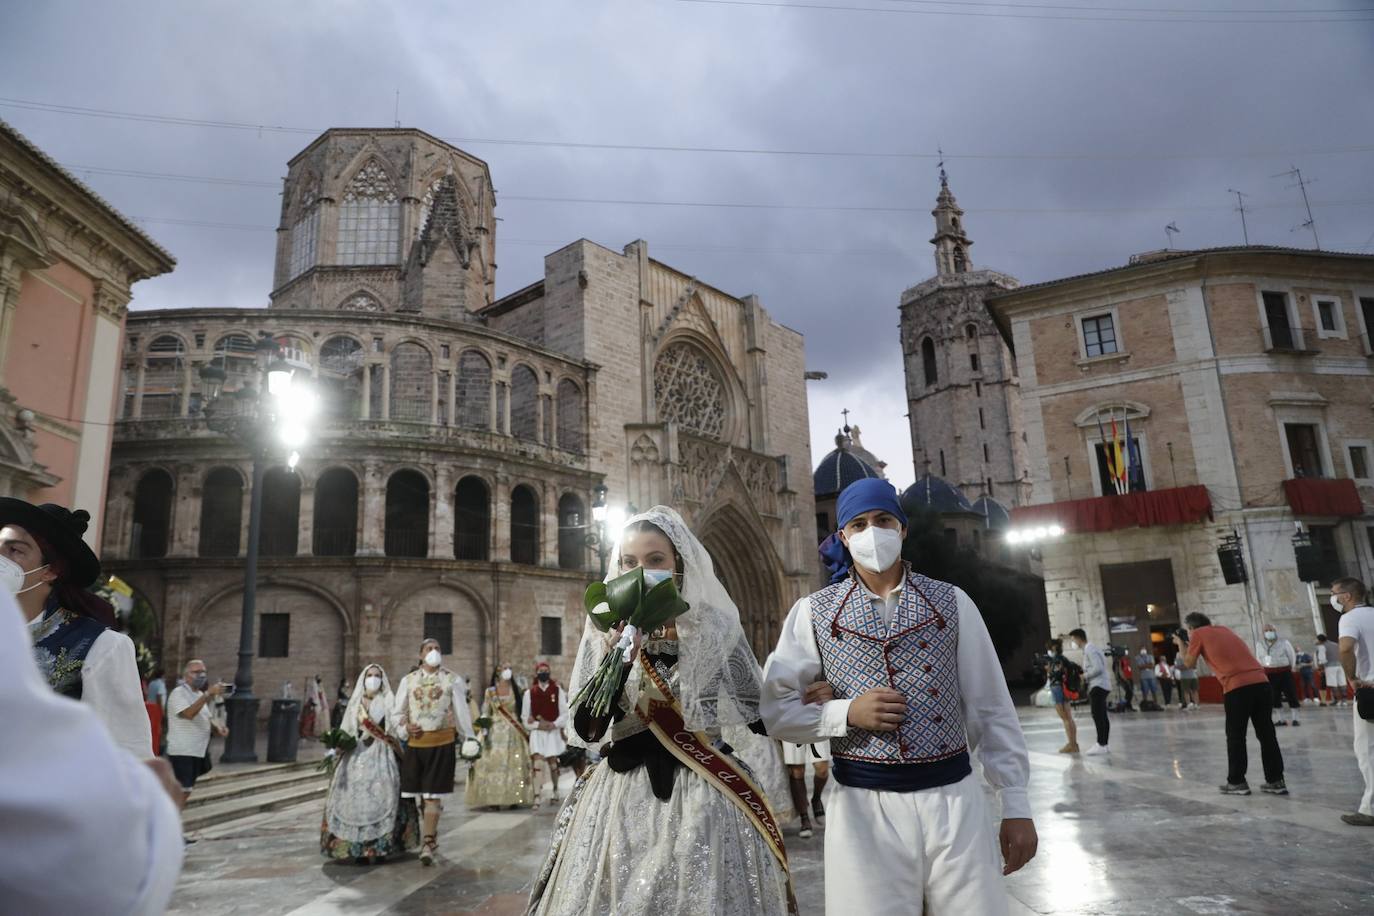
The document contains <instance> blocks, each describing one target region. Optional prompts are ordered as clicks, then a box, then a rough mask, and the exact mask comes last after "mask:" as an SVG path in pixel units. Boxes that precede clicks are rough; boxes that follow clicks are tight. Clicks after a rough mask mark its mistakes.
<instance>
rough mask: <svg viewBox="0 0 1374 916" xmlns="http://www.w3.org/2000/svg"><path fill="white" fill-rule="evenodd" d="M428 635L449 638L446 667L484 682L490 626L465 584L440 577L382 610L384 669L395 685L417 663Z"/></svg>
mask: <svg viewBox="0 0 1374 916" xmlns="http://www.w3.org/2000/svg"><path fill="white" fill-rule="evenodd" d="M428 636H434V637H436V638H438V639H441V640H442V639H444V638H445V637H447V638H448V641H449V645H448V646H447V647H446V648H447V650H448V651H446V652H445V653H444V667H445V668H448V669H449V670H450V671H452V672H454V673H455V674H461V675H462V676H463V677H464V678H465V679H467V680H468V681H469V683H473V684H478V685H481V684H485V683H486V680H487V676H488V674H489V671H490V668H489V664H490V661H491V647H490V645H489V642H490V639H491V631H490V628H489V627H488V626H487V620H486V614H485V611H484V609H483V608H482V606H481V605H480V604H479V603H478V601H477V600H476V599H475V598H474V597H473V596H472V595H469V594H468V593H467V592H466V591H465V590H463V589H460V588H455V587H453V586H452V585H450V584H446V583H439V584H434V585H430V586H427V587H421V588H419V589H417V590H415V591H414V592H412V593H410V594H407V595H406V596H405V597H404V598H403V599H401V600H399V601H397V602H396V603H395V604H394V605H393V606H392V607H390V608H388V609H387V611H386V614H385V615H384V616H383V619H382V639H383V647H384V654H385V655H386V657H387V660H388V664H387V668H386V671H387V674H388V675H390V676H391V683H392V684H393V685H395V684H396V683H397V682H399V681H400V680H401V678H402V677H403V676H405V674H406V672H408V671H410V669H411V668H413V667H415V665H416V655H417V652H418V650H419V648H420V641H421V640H422V639H424V638H426V637H428ZM474 689H476V688H475V687H474Z"/></svg>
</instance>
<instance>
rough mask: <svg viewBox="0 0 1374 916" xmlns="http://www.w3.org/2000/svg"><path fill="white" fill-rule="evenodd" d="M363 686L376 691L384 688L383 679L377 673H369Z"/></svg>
mask: <svg viewBox="0 0 1374 916" xmlns="http://www.w3.org/2000/svg"><path fill="white" fill-rule="evenodd" d="M363 686H364V687H366V688H367V689H368V690H369V691H371V692H373V693H376V692H377V691H378V690H381V689H382V679H381V678H379V677H377V675H375V674H369V675H368V676H367V677H366V678H364V679H363Z"/></svg>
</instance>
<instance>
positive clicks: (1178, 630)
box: [1169, 627, 1188, 646]
mask: <svg viewBox="0 0 1374 916" xmlns="http://www.w3.org/2000/svg"><path fill="white" fill-rule="evenodd" d="M1169 635H1170V636H1177V637H1178V639H1179V642H1181V643H1183V644H1184V645H1185V646H1186V645H1187V644H1188V631H1187V630H1186V629H1185V628H1183V627H1174V631H1173V632H1172V633H1170V634H1169Z"/></svg>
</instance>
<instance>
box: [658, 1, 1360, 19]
mask: <svg viewBox="0 0 1374 916" xmlns="http://www.w3.org/2000/svg"><path fill="white" fill-rule="evenodd" d="M674 2H676V3H696V4H702V5H709V6H740V7H771V8H774V9H788V10H824V11H828V12H849V13H889V14H905V15H910V16H962V17H970V18H974V19H1030V20H1044V21H1049V22H1130V23H1140V22H1160V23H1177V24H1222V25H1289V24H1294V23H1324V22H1325V23H1344V22H1374V16H1370V17H1360V16H1353V17H1351V16H1344V15H1341V16H1329V15H1328V16H1310V15H1308V14H1307V12H1306V11H1305V10H1292V11H1285V12H1292V13H1293V14H1294V15H1293V16H1276V17H1273V18H1269V19H1243V18H1240V17H1239V16H1225V15H1221V16H1218V18H1199V16H1195V15H1192V14H1191V13H1190V14H1189V15H1187V16H1186V17H1185V16H1178V15H1174V14H1169V15H1140V14H1136V13H1132V14H1131V15H1126V16H1118V15H1111V14H1110V12H1109V10H1108V8H1105V7H1104V8H1101V9H1100V10H1098V12H1101V13H1107V15H1096V16H1090V15H1086V14H1081V13H1080V14H1075V15H1063V16H1061V15H1057V14H1051V13H1046V12H1029V13H1016V12H1001V13H997V12H977V11H974V10H968V9H941V10H936V9H903V8H897V7H884V6H841V5H837V4H828V3H780V2H777V0H674ZM1200 12H1202V11H1200ZM1223 12H1224V11H1222V10H1215V9H1213V10H1207V11H1205V13H1206V16H1217V15H1218V14H1220V13H1223ZM1341 12H1342V13H1343V12H1344V11H1341ZM1357 12H1366V10H1358V11H1357Z"/></svg>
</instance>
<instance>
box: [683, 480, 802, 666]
mask: <svg viewBox="0 0 1374 916" xmlns="http://www.w3.org/2000/svg"><path fill="white" fill-rule="evenodd" d="M699 530H700V537H701V543H702V545H703V546H704V547H705V548H706V552H707V553H709V554H710V555H711V561H712V563H714V564H715V567H716V575H717V577H719V579H720V581H721V584H723V585H724V586H725V590H726V591H727V592H729V594H730V597H731V598H732V599H734V602H735V606H736V607H737V608H739V616H740V625H741V626H743V627H744V635H745V637H746V638H748V640H749V645H750V647H751V648H753V650H754V654H755V655H756V656H758V658H759V659H760V661H762V660H763V659H766V658H767V657H768V653H770V652H772V651H773V647H774V646H776V645H777V642H778V634H779V633H780V632H781V630H782V622H783V620H785V619H786V617H787V611H788V608H787V607H786V606H785V605H784V604H783V597H782V596H783V590H782V584H781V568H782V567H781V563H780V562H779V561H778V558H777V555H776V553H775V552H774V550H773V547H772V545H771V544H769V543H768V542H767V541H766V540H764V539H762V538H760V537H759V533H760V532H761V531H762V530H763V529H762V527H761V526H760V525H758V524H751V523H750V521H749V519H748V517H747V516H746V515H745V513H744V512H743V511H742V510H741V509H739V508H738V507H736V506H734V505H733V504H726V505H724V506H722V507H721V508H719V509H717V510H716V511H714V512H712V513H711V515H710V516H709V517H708V518H707V519H706V520H705V521H704V522H703V523H702V524H701V525H700V526H699Z"/></svg>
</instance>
